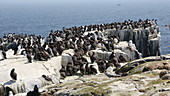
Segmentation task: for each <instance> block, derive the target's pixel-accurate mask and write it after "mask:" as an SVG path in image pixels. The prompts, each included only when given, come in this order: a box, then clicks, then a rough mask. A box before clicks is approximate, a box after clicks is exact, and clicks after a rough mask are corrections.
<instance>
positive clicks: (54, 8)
mask: <svg viewBox="0 0 170 96" xmlns="http://www.w3.org/2000/svg"><path fill="white" fill-rule="evenodd" d="M56 1H57V0H56ZM71 1H74V0H70V2H48V3H28V4H26V3H14V4H13V3H6V2H5V3H2V2H1V1H0V2H1V3H0V37H2V36H3V34H5V33H26V34H36V35H43V36H46V35H47V34H49V32H50V30H60V29H62V27H66V28H68V27H73V26H81V25H90V24H101V23H111V22H118V21H120V22H122V21H124V20H127V19H131V20H138V19H143V20H144V19H147V18H149V19H157V20H158V24H159V26H160V32H161V36H162V37H161V53H162V54H169V53H170V47H169V46H170V41H169V40H170V39H168V38H170V30H169V29H168V28H166V27H164V25H166V24H170V5H169V4H170V1H168V0H141V1H140V0H132V1H131V0H126V2H124V1H121V0H120V1H119V0H106V1H105V0H103V1H102V0H99V1H100V2H98V3H96V2H91V1H90V0H89V2H71ZM92 1H93V0H92ZM128 1H129V2H128Z"/></svg>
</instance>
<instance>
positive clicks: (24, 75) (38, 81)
mask: <svg viewBox="0 0 170 96" xmlns="http://www.w3.org/2000/svg"><path fill="white" fill-rule="evenodd" d="M12 53H13V52H11V50H9V51H7V55H8V60H3V61H0V75H1V76H2V77H3V78H1V79H0V83H1V84H3V85H4V86H5V87H6V86H8V87H10V88H11V89H12V90H13V92H14V93H15V94H16V93H23V92H28V91H30V90H32V89H33V87H34V85H37V86H38V87H43V86H46V85H50V84H54V83H55V84H56V83H59V80H60V74H59V70H60V69H61V60H62V57H61V56H58V57H53V58H51V60H48V61H34V62H33V63H28V62H27V59H26V57H25V56H22V55H17V56H14V55H13V54H12ZM12 68H15V70H16V73H17V80H16V81H13V80H12V78H11V77H10V71H11V69H12ZM42 75H46V76H48V77H49V78H51V79H52V81H47V80H45V79H44V78H43V77H42Z"/></svg>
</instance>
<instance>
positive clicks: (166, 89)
mask: <svg viewBox="0 0 170 96" xmlns="http://www.w3.org/2000/svg"><path fill="white" fill-rule="evenodd" d="M163 91H170V89H169V88H163V89H160V90H159V92H163Z"/></svg>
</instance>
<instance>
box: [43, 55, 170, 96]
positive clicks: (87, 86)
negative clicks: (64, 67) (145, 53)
mask: <svg viewBox="0 0 170 96" xmlns="http://www.w3.org/2000/svg"><path fill="white" fill-rule="evenodd" d="M162 58H163V59H165V60H162ZM168 59H169V55H167V56H165V57H164V56H163V57H159V56H158V57H147V58H144V59H139V60H136V61H133V62H128V63H127V64H125V65H124V66H123V67H121V68H120V69H119V70H116V72H117V73H119V74H124V73H126V74H128V75H127V76H120V75H116V74H115V76H114V75H113V76H112V77H108V76H106V75H105V74H104V73H101V74H98V75H89V76H87V75H84V76H79V75H76V76H71V77H67V78H66V79H65V80H63V83H60V84H56V85H52V86H51V85H50V86H46V87H44V88H45V89H47V90H46V91H44V92H42V95H43V96H169V95H170V75H169V72H168V70H169V69H170V60H168ZM133 66H135V67H133ZM163 71H167V72H166V74H165V75H164V74H163V75H164V76H163V75H161V72H163Z"/></svg>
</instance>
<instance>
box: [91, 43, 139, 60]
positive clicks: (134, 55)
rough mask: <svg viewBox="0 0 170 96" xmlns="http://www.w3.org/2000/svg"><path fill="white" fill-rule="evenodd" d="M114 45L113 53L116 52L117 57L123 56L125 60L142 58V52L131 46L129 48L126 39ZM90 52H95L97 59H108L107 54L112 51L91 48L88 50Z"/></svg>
mask: <svg viewBox="0 0 170 96" xmlns="http://www.w3.org/2000/svg"><path fill="white" fill-rule="evenodd" d="M114 46H115V49H114V53H115V54H116V57H117V58H119V57H120V56H123V58H125V60H126V61H132V60H136V59H140V58H142V54H141V53H139V52H138V50H137V49H136V48H133V49H132V48H130V47H129V46H128V42H126V41H124V42H120V43H118V44H117V45H114ZM91 52H94V53H95V57H96V58H97V59H102V60H109V56H110V55H111V53H112V52H110V51H103V50H100V49H97V50H91V51H89V54H91Z"/></svg>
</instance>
